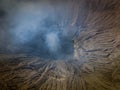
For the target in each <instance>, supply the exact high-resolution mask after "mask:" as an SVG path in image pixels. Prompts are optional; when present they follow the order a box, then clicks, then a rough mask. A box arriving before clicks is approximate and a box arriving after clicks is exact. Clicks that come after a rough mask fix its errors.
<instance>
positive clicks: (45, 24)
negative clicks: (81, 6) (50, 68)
mask: <svg viewBox="0 0 120 90" xmlns="http://www.w3.org/2000/svg"><path fill="white" fill-rule="evenodd" d="M8 1H9V0H8ZM12 4H13V5H15V6H14V7H13V6H6V7H5V9H6V8H10V11H9V12H8V16H7V18H5V19H6V22H7V23H8V25H7V24H6V26H8V28H6V31H2V30H1V31H0V32H1V33H2V34H1V36H0V40H1V43H0V47H4V48H5V50H7V52H10V53H15V54H16V53H22V54H27V55H36V56H40V57H42V58H47V59H62V58H67V56H68V55H71V54H72V53H73V42H72V40H71V38H70V36H69V34H66V33H67V31H66V23H67V22H66V21H64V22H63V20H61V19H63V16H64V15H63V14H64V13H65V11H64V9H63V7H65V6H61V7H60V6H57V7H56V6H54V5H51V4H50V3H49V2H45V3H44V2H43V3H40V2H39V3H38V2H37V3H34V2H27V3H26V2H20V3H19V4H18V3H12ZM12 4H11V5H12ZM55 7H56V8H55ZM55 9H56V10H55ZM6 10H8V9H6ZM60 12H61V13H60ZM2 35H3V36H2ZM4 35H6V37H5V36H4ZM5 44H6V45H5Z"/></svg>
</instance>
